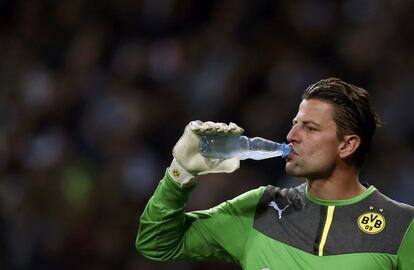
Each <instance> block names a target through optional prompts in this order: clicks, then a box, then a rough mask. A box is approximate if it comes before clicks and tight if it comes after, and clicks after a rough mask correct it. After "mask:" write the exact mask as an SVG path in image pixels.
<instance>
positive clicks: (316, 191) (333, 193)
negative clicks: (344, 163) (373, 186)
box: [307, 169, 366, 201]
mask: <svg viewBox="0 0 414 270" xmlns="http://www.w3.org/2000/svg"><path fill="white" fill-rule="evenodd" d="M307 181H308V194H309V195H310V196H312V197H314V198H317V199H320V200H328V201H334V200H346V199H352V198H354V197H356V196H358V195H360V194H362V193H363V192H364V191H365V190H366V187H364V186H363V185H362V184H361V183H360V181H359V178H358V172H357V171H356V170H355V169H354V170H345V171H342V173H338V172H337V173H336V174H335V175H331V176H330V177H329V178H325V179H308V180H307Z"/></svg>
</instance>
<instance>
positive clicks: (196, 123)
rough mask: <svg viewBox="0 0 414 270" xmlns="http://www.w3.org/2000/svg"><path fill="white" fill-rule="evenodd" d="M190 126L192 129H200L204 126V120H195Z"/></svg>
mask: <svg viewBox="0 0 414 270" xmlns="http://www.w3.org/2000/svg"><path fill="white" fill-rule="evenodd" d="M188 126H189V128H190V129H191V130H192V131H200V129H201V128H202V126H203V122H202V121H200V120H194V121H191V122H190V123H189V124H188Z"/></svg>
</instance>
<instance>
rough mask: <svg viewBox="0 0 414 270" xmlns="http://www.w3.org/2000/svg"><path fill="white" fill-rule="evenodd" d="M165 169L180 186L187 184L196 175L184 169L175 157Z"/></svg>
mask: <svg viewBox="0 0 414 270" xmlns="http://www.w3.org/2000/svg"><path fill="white" fill-rule="evenodd" d="M167 171H168V174H169V175H170V176H171V178H172V179H173V180H174V181H175V182H177V183H178V184H179V185H181V186H183V185H186V184H188V183H189V182H190V181H191V180H192V179H195V177H196V176H195V175H193V174H191V173H190V172H188V171H187V170H186V169H184V168H183V167H182V166H181V165H180V163H178V161H177V160H176V159H175V158H174V159H173V160H172V162H171V165H170V167H168V169H167Z"/></svg>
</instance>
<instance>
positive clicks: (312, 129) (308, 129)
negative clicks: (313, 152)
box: [305, 126, 316, 131]
mask: <svg viewBox="0 0 414 270" xmlns="http://www.w3.org/2000/svg"><path fill="white" fill-rule="evenodd" d="M305 128H306V130H307V131H316V128H314V127H310V126H306V127H305Z"/></svg>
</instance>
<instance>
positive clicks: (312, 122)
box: [292, 119, 321, 127]
mask: <svg viewBox="0 0 414 270" xmlns="http://www.w3.org/2000/svg"><path fill="white" fill-rule="evenodd" d="M297 122H299V121H298V120H297V119H293V120H292V123H293V124H295V123H297ZM301 122H302V123H304V124H305V125H306V124H313V125H315V126H318V127H320V126H321V125H320V124H318V123H316V122H315V121H312V120H307V121H301Z"/></svg>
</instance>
